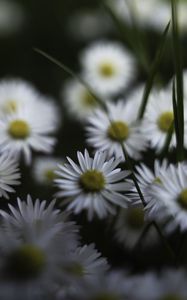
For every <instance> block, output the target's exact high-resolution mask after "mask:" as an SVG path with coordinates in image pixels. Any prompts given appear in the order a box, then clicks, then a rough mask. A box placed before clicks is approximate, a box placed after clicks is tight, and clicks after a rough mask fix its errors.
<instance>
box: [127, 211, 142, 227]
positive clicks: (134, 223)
mask: <svg viewBox="0 0 187 300" xmlns="http://www.w3.org/2000/svg"><path fill="white" fill-rule="evenodd" d="M127 223H128V225H129V226H130V227H132V229H139V228H141V227H143V225H144V212H143V209H142V208H139V207H136V208H129V210H128V212H127Z"/></svg>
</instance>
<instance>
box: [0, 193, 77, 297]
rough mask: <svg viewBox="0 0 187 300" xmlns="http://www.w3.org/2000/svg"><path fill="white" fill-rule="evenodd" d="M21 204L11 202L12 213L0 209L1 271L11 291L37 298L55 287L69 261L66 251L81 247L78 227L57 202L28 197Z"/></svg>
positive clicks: (18, 201)
mask: <svg viewBox="0 0 187 300" xmlns="http://www.w3.org/2000/svg"><path fill="white" fill-rule="evenodd" d="M17 204H18V208H14V207H13V206H12V205H9V209H10V212H5V211H3V210H1V211H0V214H1V222H2V224H1V230H0V253H1V264H0V272H1V274H3V278H4V282H5V283H7V282H8V283H9V288H10V290H11V289H15V293H17V292H19V291H21V292H22V293H23V295H25V299H33V298H34V296H37V295H43V294H44V295H45V294H46V293H49V291H50V289H51V290H52V289H53V288H54V284H53V281H54V280H55V278H56V276H57V275H58V272H59V271H61V265H63V259H65V258H66V264H67V255H66V254H67V253H69V252H70V251H72V250H73V249H76V247H77V246H78V240H77V228H76V227H75V225H74V223H72V222H67V221H66V216H65V215H63V214H62V213H60V211H59V210H57V209H55V207H54V206H55V201H52V202H51V203H50V204H49V205H47V203H46V201H41V202H40V201H39V200H38V199H37V200H36V201H35V203H34V202H33V200H32V199H31V197H30V196H28V197H27V201H26V202H25V201H21V200H20V199H18V200H17ZM16 282H17V284H15V283H16ZM54 283H55V281H54ZM29 293H30V294H29ZM28 294H29V297H30V298H27V297H26V296H27V295H28ZM35 299H37V298H35Z"/></svg>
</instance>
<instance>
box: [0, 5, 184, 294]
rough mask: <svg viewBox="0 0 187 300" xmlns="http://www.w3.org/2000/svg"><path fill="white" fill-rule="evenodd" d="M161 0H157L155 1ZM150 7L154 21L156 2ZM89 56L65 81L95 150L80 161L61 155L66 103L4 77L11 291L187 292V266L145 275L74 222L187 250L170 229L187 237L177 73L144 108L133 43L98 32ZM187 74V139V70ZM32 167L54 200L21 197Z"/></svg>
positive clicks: (0, 278)
mask: <svg viewBox="0 0 187 300" xmlns="http://www.w3.org/2000/svg"><path fill="white" fill-rule="evenodd" d="M160 1H161V0H160ZM110 2H111V1H110ZM118 2H119V4H120V1H116V3H118ZM139 2H140V1H139V0H138V1H125V0H123V4H122V5H127V6H128V9H129V11H128V10H127V9H126V10H125V12H126V13H127V14H129V17H130V16H132V15H131V13H133V11H131V9H133V8H134V9H135V10H136V12H137V13H139ZM144 2H145V4H144ZM157 2H158V1H156V2H155V1H153V0H149V5H150V7H151V9H152V10H153V5H156V3H157ZM120 5H121V4H120ZM141 5H142V6H141V8H142V9H140V12H141V13H142V14H143V17H142V19H143V20H144V21H146V18H145V16H146V15H147V16H149V18H151V15H150V14H149V12H150V10H149V9H150V7H149V5H148V0H147V2H146V1H143V0H142V4H141ZM144 5H145V6H144ZM163 5H165V6H167V5H168V3H167V2H164V1H163ZM184 5H186V4H184ZM153 11H154V13H155V11H156V6H155V9H154V10H153ZM120 12H122V9H120ZM155 15H156V14H155ZM138 20H140V21H141V15H140V18H139V19H138ZM152 21H154V19H153V18H152ZM157 22H159V20H158V19H157ZM83 27H84V26H83ZM80 65H81V71H80V73H79V74H78V75H77V76H75V77H76V78H74V79H69V80H68V81H67V82H66V83H65V84H64V85H63V87H62V90H61V91H60V94H61V97H62V100H63V105H64V107H63V108H64V110H67V113H68V114H69V116H70V118H71V117H72V118H73V121H74V122H75V121H77V122H79V123H80V126H82V127H83V128H84V130H85V135H86V141H85V150H84V151H83V152H81V151H77V158H76V159H75V160H74V159H72V158H71V157H69V156H68V157H67V158H66V159H64V158H63V157H58V158H57V157H55V156H54V150H55V149H54V147H55V145H56V143H57V142H59V141H58V139H57V136H58V135H57V133H58V130H59V128H60V126H61V121H62V116H61V111H62V110H61V109H60V107H59V105H57V101H55V100H54V99H53V98H51V97H49V96H46V95H43V94H41V93H40V92H39V91H38V90H36V88H35V87H33V86H32V85H31V84H30V83H28V82H25V81H23V80H21V79H7V80H2V81H1V82H0V197H1V198H2V199H8V200H9V198H10V201H11V202H8V205H7V207H6V205H5V207H4V208H1V209H0V225H1V226H0V253H1V256H0V299H2V300H18V299H19V300H22V299H23V300H35V299H36V300H43V299H47V300H84V299H85V300H124V299H128V300H146V299H149V300H186V299H187V289H186V279H187V270H186V268H185V266H183V268H181V267H180V264H178V265H177V267H176V265H175V266H174V264H172V267H171V266H170V267H167V268H160V269H159V270H147V271H145V272H144V273H143V274H142V273H140V272H139V273H137V272H136V271H137V270H136V268H134V266H131V265H130V264H127V263H126V261H125V258H124V260H123V262H122V263H121V265H120V268H119V267H118V268H113V266H112V265H110V263H109V262H108V261H107V258H105V257H103V256H102V253H101V252H100V251H101V249H99V250H98V249H97V247H96V245H95V244H94V243H91V244H89V243H88V244H87V243H85V242H84V241H82V239H81V234H80V227H79V226H78V225H77V224H76V223H75V222H74V221H72V220H73V219H74V217H76V216H77V215H78V216H81V217H83V218H84V219H85V220H86V222H87V223H91V222H93V221H95V222H97V221H98V222H99V223H102V222H103V224H108V225H109V226H108V227H107V230H108V231H110V238H111V240H112V243H114V245H117V244H118V245H119V247H120V249H122V251H123V250H124V253H132V255H133V253H134V254H135V253H136V251H137V249H138V250H139V249H140V250H142V248H143V247H144V248H146V249H148V250H149V249H152V248H154V246H156V247H159V243H160V242H161V241H162V242H163V240H164V245H165V246H166V249H167V250H168V249H169V250H170V255H171V254H172V255H171V256H172V262H174V263H175V264H176V262H178V261H179V260H180V255H181V252H182V250H183V249H182V246H183V245H179V247H176V248H179V249H178V252H177V251H176V249H173V248H172V246H171V245H170V242H169V238H168V237H170V235H172V234H173V236H174V234H176V233H177V234H178V235H179V236H180V237H181V240H182V237H185V234H186V231H187V164H186V162H185V160H184V161H180V162H178V161H177V159H176V151H177V150H176V148H177V138H176V133H175V130H173V127H174V121H175V120H174V119H175V118H174V117H175V116H174V115H175V114H174V111H173V95H172V92H173V91H172V81H173V79H171V81H170V82H168V84H167V85H166V86H164V87H162V88H158V87H154V88H153V89H152V91H151V92H150V95H149V98H148V102H147V105H146V106H145V110H142V99H143V95H144V90H145V83H142V84H140V85H139V86H136V85H135V82H136V81H137V78H136V77H137V74H138V66H137V65H138V64H137V62H136V58H135V57H133V55H132V54H131V53H130V51H129V50H128V49H127V48H125V46H124V45H122V44H120V43H119V42H110V41H104V40H101V41H95V42H93V43H91V44H90V45H89V46H88V47H87V48H86V49H85V50H83V52H82V53H81V54H80ZM183 79H184V148H185V149H186V148H187V73H186V72H185V71H184V73H183ZM73 124H76V123H73ZM75 126H76V125H75ZM169 134H170V137H171V138H170V141H169V145H168V147H167V149H166V145H167V143H168V136H169ZM60 142H61V141H60ZM77 148H79V146H77ZM87 149H89V150H87ZM76 150H79V149H76ZM166 150H167V151H166ZM166 152H167V153H166ZM165 153H166V154H168V155H165ZM37 155H38V156H37ZM149 155H151V157H152V159H150V157H149ZM173 157H174V158H173ZM150 160H151V161H150ZM24 165H26V167H27V168H28V167H29V168H31V167H32V178H33V180H35V183H37V184H38V185H39V186H41V187H43V188H46V189H48V187H49V186H52V185H53V188H54V190H55V192H54V194H53V193H52V190H50V192H51V194H50V195H49V197H48V198H49V199H48V200H40V199H34V197H33V196H32V195H27V197H26V198H25V199H24V197H23V198H21V199H20V198H17V201H16V203H13V198H11V197H10V194H11V193H15V191H16V186H17V185H21V181H22V180H21V175H22V174H21V173H22V166H24ZM39 198H40V197H39ZM54 198H55V199H56V200H52V199H54ZM5 203H6V202H5ZM85 217H86V218H85ZM107 222H108V223H107ZM89 225H90V224H89ZM104 226H105V225H104ZM89 240H90V239H89ZM93 242H94V241H93ZM181 244H182V243H181ZM133 251H134V252H133ZM124 262H125V263H126V264H124ZM135 264H136V263H135ZM124 265H125V267H124ZM127 266H128V267H127Z"/></svg>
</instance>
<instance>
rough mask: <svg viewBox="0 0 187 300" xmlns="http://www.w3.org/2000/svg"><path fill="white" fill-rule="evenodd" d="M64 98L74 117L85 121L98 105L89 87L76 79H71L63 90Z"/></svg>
mask: <svg viewBox="0 0 187 300" xmlns="http://www.w3.org/2000/svg"><path fill="white" fill-rule="evenodd" d="M62 100H63V101H64V104H65V106H66V108H67V110H68V112H69V113H70V114H72V117H75V118H76V119H79V120H81V121H84V120H85V118H86V117H87V116H88V115H90V114H91V113H92V112H93V111H94V109H95V108H96V107H97V106H98V103H97V101H96V100H95V98H94V97H93V96H92V95H91V94H90V92H89V91H88V89H87V88H86V87H85V86H84V85H82V84H81V83H79V82H78V81H76V80H69V81H68V82H67V83H66V85H65V87H64V88H63V90H62Z"/></svg>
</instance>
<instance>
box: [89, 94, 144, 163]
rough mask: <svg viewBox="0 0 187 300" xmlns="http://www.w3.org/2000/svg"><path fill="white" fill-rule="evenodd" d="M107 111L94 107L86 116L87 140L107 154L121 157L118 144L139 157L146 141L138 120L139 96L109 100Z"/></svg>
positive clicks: (132, 155) (133, 156)
mask: <svg viewBox="0 0 187 300" xmlns="http://www.w3.org/2000/svg"><path fill="white" fill-rule="evenodd" d="M107 107H108V111H107V112H104V111H102V110H101V109H98V110H96V111H95V112H94V113H93V114H92V116H90V117H89V118H88V126H87V127H86V131H87V135H88V138H87V141H88V143H89V144H90V145H92V146H93V147H94V148H96V149H98V150H100V151H107V152H108V155H109V157H111V156H113V155H114V156H115V157H116V158H119V157H121V158H123V159H125V158H124V154H123V149H122V146H121V144H123V145H124V146H125V149H126V151H127V153H128V155H129V156H130V157H132V158H133V159H139V158H140V157H141V151H143V150H145V149H146V146H147V142H146V140H145V138H144V136H143V135H142V134H141V132H140V122H137V114H138V109H139V99H137V100H132V101H129V102H127V103H124V102H123V101H118V102H117V103H116V104H113V103H108V106H107Z"/></svg>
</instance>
